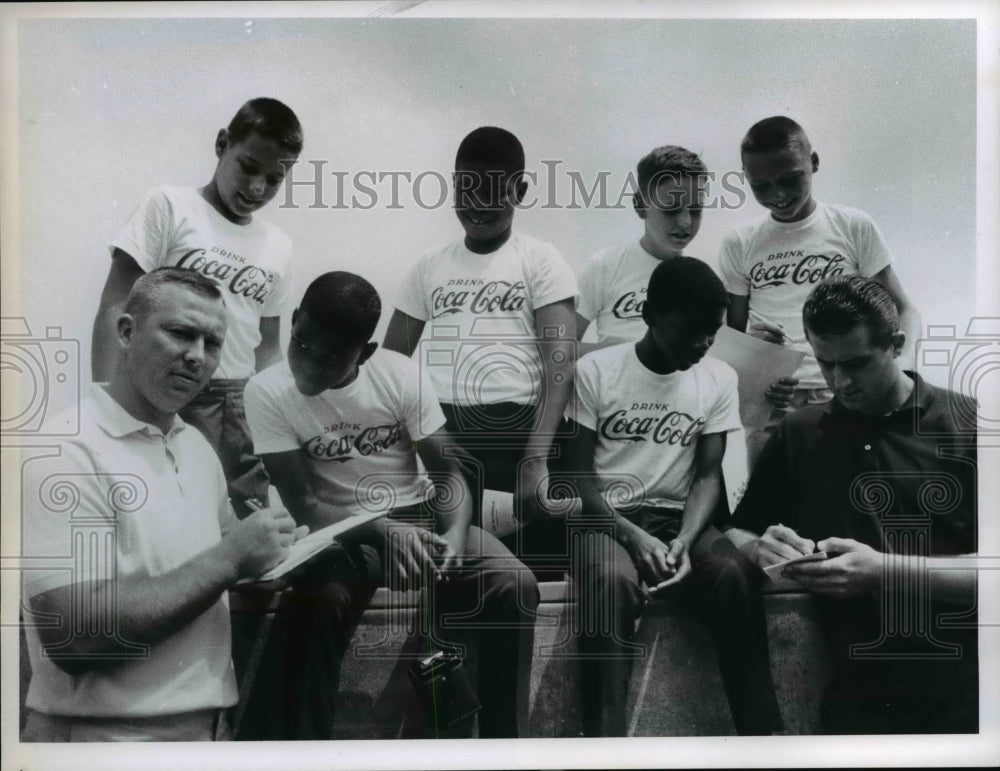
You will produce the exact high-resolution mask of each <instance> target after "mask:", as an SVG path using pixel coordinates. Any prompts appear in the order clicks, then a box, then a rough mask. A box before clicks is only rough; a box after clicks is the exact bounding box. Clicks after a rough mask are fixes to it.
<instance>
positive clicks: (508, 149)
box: [455, 126, 524, 176]
mask: <svg viewBox="0 0 1000 771" xmlns="http://www.w3.org/2000/svg"><path fill="white" fill-rule="evenodd" d="M468 163H474V164H476V165H479V166H485V167H486V168H487V169H488V170H490V171H500V172H503V173H504V174H505V175H510V176H515V175H521V174H523V173H524V148H523V147H522V146H521V142H520V140H519V139H518V138H517V137H516V136H514V135H513V134H512V133H511V132H509V131H507V129H502V128H498V127H496V126H480V127H479V128H477V129H475V130H474V131H472V132H470V133H469V134H468V135H466V137H465V139H463V140H462V143H461V144H460V145H459V146H458V152H457V153H456V154H455V168H456V169H457V168H458V167H459V166H462V165H464V164H468Z"/></svg>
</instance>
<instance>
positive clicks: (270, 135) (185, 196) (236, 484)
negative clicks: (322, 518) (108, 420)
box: [91, 97, 302, 516]
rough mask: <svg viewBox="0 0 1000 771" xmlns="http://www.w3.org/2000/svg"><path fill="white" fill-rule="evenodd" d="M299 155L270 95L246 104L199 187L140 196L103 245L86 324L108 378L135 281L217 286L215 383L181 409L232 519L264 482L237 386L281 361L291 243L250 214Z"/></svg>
mask: <svg viewBox="0 0 1000 771" xmlns="http://www.w3.org/2000/svg"><path fill="white" fill-rule="evenodd" d="M301 150H302V127H301V125H300V124H299V120H298V118H297V117H296V116H295V113H293V112H292V111H291V110H290V109H289V108H288V107H287V106H286V105H284V104H282V103H281V102H279V101H278V100H276V99H268V98H263V97H262V98H258V99H251V100H250V101H248V102H247V103H246V104H244V105H243V106H242V107H241V108H240V109H239V111H238V112H237V113H236V115H235V116H234V117H233V119H232V121H231V122H230V124H229V126H228V128H224V129H220V130H219V133H218V136H217V137H216V140H215V154H216V157H217V158H218V159H219V160H218V164H217V165H216V168H215V172H214V174H213V175H212V179H211V181H210V182H209V183H208V184H207V185H205V186H204V187H202V188H201V189H195V188H187V187H175V186H171V185H163V186H161V187H158V188H155V189H154V190H151V191H149V192H148V193H147V194H146V195H145V196H144V197H143V199H142V201H141V202H140V203H139V206H138V208H137V209H136V211H135V212H133V214H132V216H131V217H130V218H129V222H128V224H127V225H126V226H125V229H124V230H123V231H122V233H121V234H120V235H119V236H118V238H116V239H115V240H114V242H112V245H111V251H112V254H111V256H112V263H111V269H110V271H109V273H108V278H107V281H106V283H105V286H104V291H103V293H102V295H101V302H100V307H99V308H98V311H97V318H96V319H95V321H94V332H93V346H92V352H91V369H92V372H91V374H92V376H93V379H94V380H95V381H104V380H108V379H109V377H110V376H111V373H112V371H113V368H114V365H115V361H116V358H117V348H116V347H115V346H114V321H115V319H116V318H117V316H118V314H119V313H120V312H121V307H122V304H123V303H124V300H125V297H126V296H127V295H128V292H129V290H130V289H131V288H132V284H134V283H135V280H136V279H137V278H138V277H139V276H141V275H143V274H144V273H147V272H148V271H151V270H153V269H154V268H157V267H163V266H176V267H180V268H190V269H192V270H196V271H198V272H199V273H201V274H203V275H205V276H208V277H209V278H213V279H215V280H216V281H218V282H219V284H220V286H221V287H222V288H223V295H224V297H225V301H226V316H227V319H228V324H229V332H228V334H227V336H226V345H225V348H224V349H223V351H222V359H221V361H220V363H219V368H218V371H217V373H216V377H215V378H214V379H213V380H212V382H211V383H209V385H208V386H207V387H206V388H205V390H204V391H202V392H201V393H200V394H199V395H198V396H196V397H195V398H194V399H193V400H192V401H191V403H190V404H188V405H187V407H186V408H185V409H184V411H183V412H182V413H181V417H182V418H183V419H184V420H185V421H186V422H188V423H190V424H191V425H194V426H195V427H197V428H198V429H199V430H200V431H201V432H202V433H203V434H204V435H205V437H206V438H207V439H208V441H209V443H210V444H211V445H212V447H213V448H214V449H215V451H216V453H218V455H219V459H220V460H221V461H222V465H223V468H224V470H225V473H226V480H227V481H228V484H229V496H230V499H231V501H232V503H233V507H234V509H235V510H236V513H237V514H238V515H240V516H245V515H246V513H247V512H248V509H247V507H246V505H245V502H246V501H247V500H248V499H252V498H255V499H257V500H258V501H266V500H267V488H268V479H267V473H266V472H265V471H264V468H263V466H262V465H261V463H260V460H259V459H258V458H256V457H254V455H253V451H252V446H251V442H250V437H249V432H248V429H247V426H246V419H245V417H244V414H243V387H244V385H245V384H246V380H247V378H249V377H250V376H251V375H252V374H253V373H254V372H256V371H259V370H261V369H263V368H264V367H266V366H268V365H269V364H271V363H272V362H274V361H276V360H277V359H278V358H280V356H281V352H280V342H279V337H280V329H279V327H280V321H281V319H280V317H281V313H282V311H283V310H284V307H285V304H286V302H287V299H288V286H289V262H290V259H291V241H290V240H289V238H288V236H286V235H285V234H284V233H283V232H282V231H280V230H279V229H278V228H276V227H274V226H273V225H270V224H268V223H266V222H263V221H261V220H259V219H254V218H253V214H254V212H256V211H257V210H258V209H260V208H262V207H263V206H264V205H265V204H267V203H268V202H269V201H270V200H271V199H272V198H273V197H274V196H275V194H276V193H277V192H278V189H279V187H280V186H281V183H282V180H283V179H284V177H285V171H286V170H287V168H288V167H289V166H290V165H291V164H292V163H294V162H295V160H296V158H298V155H299V153H300V152H301Z"/></svg>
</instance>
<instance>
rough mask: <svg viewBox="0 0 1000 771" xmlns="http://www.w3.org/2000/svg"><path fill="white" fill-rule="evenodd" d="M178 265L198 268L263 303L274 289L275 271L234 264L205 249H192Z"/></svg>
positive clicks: (227, 285) (228, 287) (245, 295)
mask: <svg viewBox="0 0 1000 771" xmlns="http://www.w3.org/2000/svg"><path fill="white" fill-rule="evenodd" d="M213 251H217V250H214V249H213ZM227 255H228V253H227ZM177 267H178V268H189V269H191V270H196V271H198V272H199V273H201V274H202V275H203V276H208V278H214V279H216V280H218V281H219V282H220V283H221V284H222V285H223V286H225V287H226V288H227V289H228V290H229V291H230V293H232V294H234V295H240V296H242V297H247V298H249V299H251V300H254V301H256V302H258V303H260V304H262V305H263V303H264V300H265V299H266V298H267V296H268V295H269V294H270V293H271V290H272V289H274V274H273V273H270V272H268V271H266V270H263V269H261V268H258V267H257V266H256V265H234V264H232V263H231V262H229V261H228V260H226V259H225V258H222V259H216V258H215V257H212V256H209V253H208V252H206V251H205V250H204V249H192V250H191V251H189V252H188V253H187V254H185V255H184V256H182V257H181V258H180V259H179V260H178V261H177Z"/></svg>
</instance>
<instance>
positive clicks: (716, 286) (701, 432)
mask: <svg viewBox="0 0 1000 771" xmlns="http://www.w3.org/2000/svg"><path fill="white" fill-rule="evenodd" d="M727 305H728V297H727V295H726V290H725V288H724V287H723V285H722V282H721V281H720V280H719V278H718V277H717V276H716V275H715V274H714V273H713V272H712V269H711V268H709V267H708V266H707V265H706V264H705V263H703V262H701V261H700V260H697V259H695V258H693V257H674V258H672V259H670V260H666V261H664V262H662V263H660V264H659V265H658V266H657V267H656V268H655V269H654V271H653V274H652V276H651V277H650V280H649V286H648V290H647V295H646V302H645V305H644V306H643V310H642V318H643V320H644V321H645V323H646V326H647V329H646V334H645V336H644V337H643V338H642V339H641V340H640V341H639V342H637V343H622V344H619V345H615V346H612V347H610V348H604V349H601V350H599V351H595V352H593V353H591V354H588V355H587V356H584V357H583V358H582V359H581V360H580V362H579V366H578V372H577V379H576V389H575V395H574V400H573V403H572V405H571V408H570V409H569V410H568V411H567V418H568V419H569V420H571V421H572V422H573V426H572V430H571V431H569V433H570V434H571V435H572V437H573V438H572V439H571V440H570V441H568V442H567V443H566V448H567V459H566V460H567V464H568V466H569V468H570V469H571V474H572V476H571V478H572V479H573V480H574V484H575V487H576V489H577V492H578V494H579V495H580V497H581V499H582V500H583V514H582V518H580V519H579V520H577V521H574V520H575V519H576V518H575V517H573V516H572V515H571V518H570V521H569V526H568V527H567V528H564V529H566V530H574V529H579V530H582V531H583V532H584V533H585V534H586V535H585V537H583V538H580V537H572V538H568V541H569V544H570V548H571V549H572V550H573V553H572V557H571V563H572V570H573V572H574V574H575V578H576V580H577V585H578V588H579V591H580V594H581V596H580V601H579V602H578V604H577V606H576V607H577V612H578V613H580V614H582V615H581V618H580V619H579V624H578V628H579V629H580V638H579V645H580V650H581V653H582V654H583V659H582V661H581V678H582V687H583V697H584V698H583V704H582V708H583V717H584V732H585V733H586V734H587V735H591V736H612V735H624V732H625V728H626V721H625V717H626V715H625V706H626V701H627V696H628V693H627V691H628V683H629V677H630V675H631V669H632V664H633V662H634V660H635V658H636V657H637V656H639V655H641V648H638V647H637V646H635V645H634V643H633V642H632V640H633V636H634V635H633V630H634V625H635V620H636V619H637V618H638V616H639V614H640V613H641V611H642V606H643V603H644V599H645V591H644V589H643V584H645V586H646V587H648V588H649V590H650V591H651V592H653V593H654V594H655V593H658V592H660V591H666V592H671V593H672V592H676V593H677V594H678V595H679V598H680V599H681V600H682V601H683V602H685V603H686V604H688V605H689V606H690V607H691V609H692V610H693V611H694V612H695V613H696V614H697V616H698V617H699V618H700V619H702V621H703V622H704V623H705V624H706V625H707V626H708V628H709V629H710V631H711V632H712V634H713V635H714V637H715V641H716V646H717V648H718V652H719V667H720V670H721V674H722V678H723V682H724V683H725V686H726V695H727V697H728V699H729V705H730V709H731V710H732V714H733V720H734V723H735V726H736V731H737V733H740V734H767V733H772V732H776V731H780V730H781V729H782V720H781V713H780V711H779V709H778V705H777V700H776V697H775V694H774V685H773V682H772V679H771V672H770V665H769V660H768V649H767V631H766V628H765V624H764V615H763V603H762V600H761V597H760V592H759V585H758V581H759V572H758V571H757V570H756V568H755V567H754V566H753V564H752V563H751V562H750V561H749V560H748V559H747V558H746V557H744V556H743V555H742V554H741V553H739V552H738V551H736V550H735V549H734V548H732V547H731V546H730V545H729V544H727V539H726V537H725V536H723V535H722V533H720V532H719V531H718V530H717V529H716V528H715V527H714V526H713V525H712V524H711V519H712V514H713V512H714V510H715V507H716V504H717V502H718V500H719V496H720V495H721V490H722V456H723V454H724V452H725V448H726V434H727V433H728V432H730V431H735V430H736V429H738V428H740V416H739V404H738V396H737V388H736V386H737V380H736V373H735V371H733V369H732V368H731V367H730V366H729V365H728V364H725V363H724V362H721V361H718V360H717V359H714V358H711V357H706V356H705V353H706V351H708V349H709V347H710V346H711V344H712V341H713V339H714V336H715V333H716V331H717V330H718V329H719V327H720V326H722V323H723V319H724V316H725V310H726V307H727Z"/></svg>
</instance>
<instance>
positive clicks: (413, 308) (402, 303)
mask: <svg viewBox="0 0 1000 771" xmlns="http://www.w3.org/2000/svg"><path fill="white" fill-rule="evenodd" d="M429 270H430V256H429V255H424V256H422V257H421V258H420V259H419V260H417V262H416V263H415V264H414V265H413V266H412V267H411V268H410V269H409V270H408V271H407V272H406V275H405V276H404V277H403V283H402V286H401V288H400V290H399V292H398V293H397V297H396V308H397V309H398V310H400V311H402V312H403V313H405V314H406V315H407V316H412V317H413V318H415V319H418V320H420V321H427V320H428V319H430V317H431V309H430V297H429V296H428V292H427V290H426V284H425V280H424V279H425V277H426V275H427V273H428V271H429Z"/></svg>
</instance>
